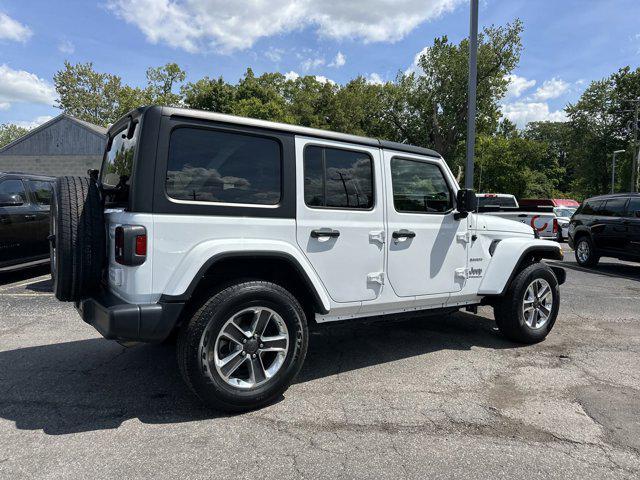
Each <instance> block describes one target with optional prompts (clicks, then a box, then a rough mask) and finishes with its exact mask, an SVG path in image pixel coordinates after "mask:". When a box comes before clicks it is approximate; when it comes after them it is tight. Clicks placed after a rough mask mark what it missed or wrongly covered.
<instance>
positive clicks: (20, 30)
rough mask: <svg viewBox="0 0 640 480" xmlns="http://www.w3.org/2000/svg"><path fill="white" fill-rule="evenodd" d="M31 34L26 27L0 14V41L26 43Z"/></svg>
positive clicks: (4, 14)
mask: <svg viewBox="0 0 640 480" xmlns="http://www.w3.org/2000/svg"><path fill="white" fill-rule="evenodd" d="M32 35H33V32H32V31H31V29H30V28H29V27H27V26H26V25H23V24H21V23H20V22H18V21H17V20H14V19H13V18H11V17H10V16H9V15H7V14H6V13H2V12H0V40H13V41H14V42H23V43H24V42H26V41H27V40H29V39H30V38H31V36H32Z"/></svg>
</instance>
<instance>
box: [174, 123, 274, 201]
mask: <svg viewBox="0 0 640 480" xmlns="http://www.w3.org/2000/svg"><path fill="white" fill-rule="evenodd" d="M281 159H282V152H281V147H280V143H279V142H277V141H276V140H273V139H271V138H264V137H258V136H253V135H247V134H243V133H235V132H222V131H216V130H203V129H197V128H179V129H176V130H174V131H173V133H172V134H171V139H170V143H169V160H168V163H167V180H166V190H167V194H168V195H169V196H170V197H171V198H174V199H177V200H194V201H201V202H202V201H204V202H223V203H245V204H261V205H276V204H277V203H278V202H279V201H280V196H281V188H282V186H281V184H282V181H281V177H282V172H281V170H282V161H281Z"/></svg>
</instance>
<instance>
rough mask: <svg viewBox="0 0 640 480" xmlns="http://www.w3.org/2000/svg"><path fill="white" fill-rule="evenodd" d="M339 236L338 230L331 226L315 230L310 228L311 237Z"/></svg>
mask: <svg viewBox="0 0 640 480" xmlns="http://www.w3.org/2000/svg"><path fill="white" fill-rule="evenodd" d="M339 236H340V231H339V230H334V229H332V228H318V229H316V230H311V238H323V237H329V238H338V237H339Z"/></svg>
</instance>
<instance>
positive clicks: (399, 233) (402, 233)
mask: <svg viewBox="0 0 640 480" xmlns="http://www.w3.org/2000/svg"><path fill="white" fill-rule="evenodd" d="M391 236H392V237H393V238H395V239H396V240H397V239H398V238H413V237H415V236H416V232H412V231H411V230H406V229H404V228H403V229H402V230H396V231H395V232H393V234H392V235H391Z"/></svg>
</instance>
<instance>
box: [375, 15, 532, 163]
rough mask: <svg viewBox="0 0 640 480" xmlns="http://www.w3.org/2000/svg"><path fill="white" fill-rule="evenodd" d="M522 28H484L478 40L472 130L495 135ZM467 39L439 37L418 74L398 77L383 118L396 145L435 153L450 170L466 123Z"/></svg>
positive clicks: (517, 25)
mask: <svg viewBox="0 0 640 480" xmlns="http://www.w3.org/2000/svg"><path fill="white" fill-rule="evenodd" d="M521 33H522V23H521V22H520V21H519V20H516V21H515V22H513V23H512V24H507V25H506V26H504V27H495V26H491V27H487V28H485V29H484V31H483V33H482V34H480V35H479V38H478V42H479V43H478V76H477V85H478V89H477V128H478V133H480V134H483V133H484V134H492V133H493V132H495V130H496V128H497V125H498V121H499V119H500V116H501V114H500V106H499V100H500V99H501V98H502V97H503V96H504V94H505V93H506V89H507V85H508V81H507V80H506V76H507V75H508V74H509V73H511V72H512V71H513V70H514V69H515V67H516V66H517V64H518V62H519V60H520V52H521V50H522V43H521V40H520V34H521ZM468 48H469V46H468V39H464V40H462V41H461V42H460V43H458V44H453V43H451V42H450V41H449V39H448V38H447V37H446V36H444V37H441V38H437V39H435V41H434V43H433V45H432V46H431V47H429V48H428V49H427V50H426V52H425V53H424V54H423V55H422V56H421V57H420V60H419V62H418V66H419V68H420V71H419V72H414V73H409V74H400V75H399V76H398V78H397V79H396V82H395V85H394V86H393V88H391V89H388V99H387V100H385V103H386V104H387V105H389V106H390V110H389V112H388V113H387V118H388V120H389V124H390V130H391V131H394V132H395V133H394V134H393V136H394V137H395V140H400V141H408V142H409V143H412V144H415V145H423V146H427V147H431V148H434V149H435V150H437V151H438V152H439V153H441V154H442V155H443V156H444V158H445V159H446V160H447V162H448V163H449V164H450V165H451V166H454V165H456V164H460V163H462V162H461V161H462V152H464V141H465V137H466V124H467V77H468V72H469V68H468Z"/></svg>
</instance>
